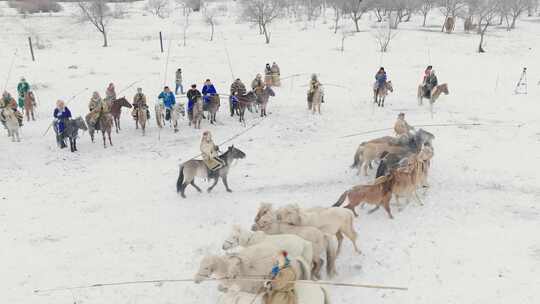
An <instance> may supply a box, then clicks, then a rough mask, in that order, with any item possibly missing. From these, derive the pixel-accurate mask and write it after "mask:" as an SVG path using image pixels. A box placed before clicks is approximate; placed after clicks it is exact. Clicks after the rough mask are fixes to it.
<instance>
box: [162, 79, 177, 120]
mask: <svg viewBox="0 0 540 304" xmlns="http://www.w3.org/2000/svg"><path fill="white" fill-rule="evenodd" d="M158 99H161V100H163V106H164V107H165V120H170V119H171V110H172V108H173V107H174V105H175V104H176V98H175V97H174V93H173V92H171V89H170V88H169V87H168V86H166V87H164V88H163V92H161V93H160V94H159V96H158Z"/></svg>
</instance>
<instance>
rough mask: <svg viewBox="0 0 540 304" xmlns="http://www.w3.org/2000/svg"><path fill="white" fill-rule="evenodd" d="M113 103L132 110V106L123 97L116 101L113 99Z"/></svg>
mask: <svg viewBox="0 0 540 304" xmlns="http://www.w3.org/2000/svg"><path fill="white" fill-rule="evenodd" d="M113 103H118V104H119V105H120V106H121V107H125V108H130V109H131V108H132V107H133V106H132V105H131V103H129V101H127V99H126V97H125V96H123V97H120V98H118V99H115V100H114V101H113Z"/></svg>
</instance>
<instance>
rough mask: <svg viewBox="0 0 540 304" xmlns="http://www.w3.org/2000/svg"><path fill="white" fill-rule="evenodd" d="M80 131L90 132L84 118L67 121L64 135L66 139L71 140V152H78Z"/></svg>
mask: <svg viewBox="0 0 540 304" xmlns="http://www.w3.org/2000/svg"><path fill="white" fill-rule="evenodd" d="M79 130H83V131H87V130H88V127H87V126H86V123H85V122H84V119H82V117H80V116H79V117H77V118H75V119H70V120H68V121H66V126H65V130H64V134H63V135H64V138H68V139H69V148H70V149H71V152H75V151H77V138H78V137H79Z"/></svg>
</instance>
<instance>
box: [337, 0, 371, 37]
mask: <svg viewBox="0 0 540 304" xmlns="http://www.w3.org/2000/svg"><path fill="white" fill-rule="evenodd" d="M368 10H369V7H368V5H367V3H366V1H365V0H344V3H343V11H344V13H346V14H349V17H350V18H351V20H352V21H353V22H354V28H355V30H356V31H357V32H360V27H359V26H358V22H359V21H360V19H362V15H364V14H365V13H366V12H367V11H368Z"/></svg>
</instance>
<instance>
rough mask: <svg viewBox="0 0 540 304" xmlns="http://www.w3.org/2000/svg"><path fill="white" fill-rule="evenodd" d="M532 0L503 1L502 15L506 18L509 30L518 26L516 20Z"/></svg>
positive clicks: (501, 6)
mask: <svg viewBox="0 0 540 304" xmlns="http://www.w3.org/2000/svg"><path fill="white" fill-rule="evenodd" d="M529 2H530V0H505V1H501V5H500V11H501V16H503V17H504V19H505V20H506V29H507V30H508V31H510V30H513V29H515V28H516V21H517V19H518V18H519V16H521V15H522V14H523V13H524V12H525V11H526V10H527V6H528V5H529Z"/></svg>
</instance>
